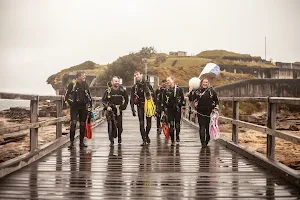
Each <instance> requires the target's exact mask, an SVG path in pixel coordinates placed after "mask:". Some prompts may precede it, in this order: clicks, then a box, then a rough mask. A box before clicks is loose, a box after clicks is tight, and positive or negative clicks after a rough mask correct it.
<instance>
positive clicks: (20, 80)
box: [0, 0, 300, 94]
mask: <svg viewBox="0 0 300 200" xmlns="http://www.w3.org/2000/svg"><path fill="white" fill-rule="evenodd" d="M299 24H300V1H299V0H242V1H241V0H226V1H225V0H206V1H204V0H110V1H108V0H94V1H88V0H68V1H67V0H26V1H23V0H0V80H1V84H0V91H2V92H3V91H5V92H20V93H38V94H54V93H53V91H52V89H51V86H49V85H47V84H46V79H47V78H48V76H50V75H51V74H53V73H56V72H58V71H60V70H62V69H64V68H67V67H70V66H73V65H77V64H80V63H82V62H84V61H86V60H91V61H94V62H96V63H99V64H105V63H109V62H113V61H114V60H115V59H117V58H118V57H119V56H122V55H125V54H128V53H129V52H136V51H138V50H139V49H141V48H142V47H143V46H154V47H155V48H156V50H157V51H162V52H169V51H177V50H183V51H187V52H188V54H197V53H199V52H201V51H203V50H212V49H225V50H229V51H235V52H239V53H248V54H251V55H254V56H261V57H263V58H264V46H265V44H264V40H265V36H266V37H267V59H269V58H273V59H274V60H275V61H285V62H295V61H300V25H299Z"/></svg>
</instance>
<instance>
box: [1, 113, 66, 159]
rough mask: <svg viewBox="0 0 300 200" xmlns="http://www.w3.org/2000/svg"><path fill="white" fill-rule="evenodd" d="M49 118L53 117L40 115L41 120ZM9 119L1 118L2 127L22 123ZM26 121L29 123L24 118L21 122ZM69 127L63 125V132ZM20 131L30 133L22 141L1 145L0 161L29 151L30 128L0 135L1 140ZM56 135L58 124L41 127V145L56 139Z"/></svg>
mask: <svg viewBox="0 0 300 200" xmlns="http://www.w3.org/2000/svg"><path fill="white" fill-rule="evenodd" d="M49 119H52V118H51V117H40V118H39V121H44V120H49ZM8 120H9V119H8V118H4V117H1V118H0V123H1V124H2V127H3V126H5V127H6V126H14V125H18V124H20V123H16V122H8ZM25 123H29V120H23V121H22V122H21V124H25ZM67 128H68V127H67V126H64V125H63V132H68V130H66V129H67ZM20 133H28V135H27V136H25V138H24V139H23V140H21V141H17V142H10V143H7V144H4V145H0V163H1V162H4V161H7V160H9V159H12V158H15V157H17V156H20V155H22V154H24V153H27V152H29V145H30V138H29V136H30V134H29V133H30V131H29V130H24V131H20V132H15V133H9V134H5V135H0V141H3V138H4V137H7V136H8V135H9V136H11V135H18V134H20ZM55 137H56V126H55V125H51V126H47V127H42V128H39V138H38V145H39V147H40V146H42V145H44V144H46V143H48V142H51V141H53V140H55Z"/></svg>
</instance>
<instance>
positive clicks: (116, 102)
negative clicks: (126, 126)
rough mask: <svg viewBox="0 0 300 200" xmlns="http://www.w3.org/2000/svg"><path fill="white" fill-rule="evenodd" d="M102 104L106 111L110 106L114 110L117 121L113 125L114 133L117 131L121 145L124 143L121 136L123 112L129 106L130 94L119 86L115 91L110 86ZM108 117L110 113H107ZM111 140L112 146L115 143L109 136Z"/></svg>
mask: <svg viewBox="0 0 300 200" xmlns="http://www.w3.org/2000/svg"><path fill="white" fill-rule="evenodd" d="M102 102H103V105H104V106H105V109H107V107H109V106H110V107H111V108H112V112H113V113H114V117H115V121H116V124H113V127H112V128H113V130H112V132H113V133H114V132H116V131H117V136H118V143H119V144H120V143H121V142H122V138H121V134H122V132H123V126H122V111H123V110H125V109H126V107H127V105H128V94H127V92H126V90H125V89H124V88H123V87H122V86H119V87H118V88H117V89H114V88H113V87H111V85H109V87H108V88H107V89H106V90H105V92H104V94H103V97H102ZM108 117H109V113H108V112H107V118H108ZM110 117H111V116H110ZM115 125H116V126H115ZM108 129H109V127H108ZM108 132H110V130H108ZM109 140H110V142H111V144H113V143H114V137H113V135H109Z"/></svg>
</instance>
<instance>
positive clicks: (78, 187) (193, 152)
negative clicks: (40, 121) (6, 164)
mask: <svg viewBox="0 0 300 200" xmlns="http://www.w3.org/2000/svg"><path fill="white" fill-rule="evenodd" d="M123 118H124V121H123V127H124V132H123V134H122V141H123V142H122V145H120V146H118V145H117V144H115V146H114V148H110V147H109V141H108V136H107V124H106V123H103V124H101V125H100V126H98V127H97V128H95V129H94V130H93V131H94V132H93V139H92V140H89V141H87V144H88V148H86V149H80V148H79V147H78V141H76V148H75V149H74V150H71V151H70V150H68V149H67V145H64V146H62V147H61V148H60V149H58V150H57V151H55V152H53V153H52V154H50V155H48V156H46V157H44V158H42V159H40V160H39V162H35V163H32V164H31V165H30V166H28V167H25V168H24V169H22V170H21V171H18V172H15V173H13V174H11V175H9V176H7V177H4V178H2V179H0V196H1V198H4V199H197V198H203V197H205V198H207V199H208V198H211V199H236V198H241V199H260V198H261V199H266V198H269V199H272V198H273V199H299V198H300V193H299V189H298V188H295V187H294V186H292V185H290V184H288V183H287V182H285V181H284V180H282V179H280V178H278V177H277V176H276V175H274V174H271V173H268V172H266V171H265V170H264V169H262V168H260V167H258V166H256V165H255V164H253V163H252V162H250V161H248V160H246V159H244V158H243V157H241V156H239V155H238V154H236V153H234V152H232V151H229V150H228V149H226V148H225V147H224V146H222V145H220V144H219V143H216V142H211V143H209V148H201V143H200V139H199V133H198V130H197V129H195V128H193V127H192V126H190V125H188V124H187V123H182V129H181V134H180V136H181V137H180V139H181V142H180V144H179V145H176V146H175V147H171V146H170V141H166V140H165V139H164V136H163V135H160V136H158V137H157V135H156V128H155V126H156V121H155V120H153V121H152V129H151V132H150V139H151V144H150V145H149V146H147V147H141V146H140V144H141V142H142V140H141V136H140V133H139V127H138V126H139V124H138V119H137V118H133V117H131V112H130V111H129V110H128V111H125V113H124V116H123ZM115 142H117V141H115Z"/></svg>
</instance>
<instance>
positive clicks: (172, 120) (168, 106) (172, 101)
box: [163, 86, 185, 143]
mask: <svg viewBox="0 0 300 200" xmlns="http://www.w3.org/2000/svg"><path fill="white" fill-rule="evenodd" d="M163 105H164V110H165V112H166V114H167V118H168V122H169V125H170V136H171V141H172V143H174V129H176V141H177V142H179V141H180V139H179V134H180V120H181V108H185V100H184V95H183V90H182V89H181V88H180V87H178V86H175V87H173V88H172V87H167V88H166V89H165V91H164V95H163Z"/></svg>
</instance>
